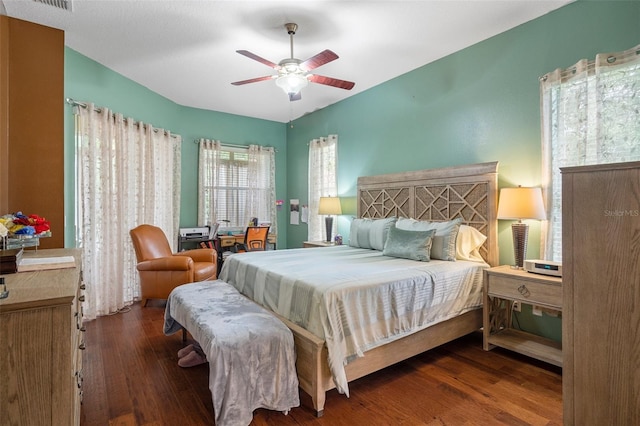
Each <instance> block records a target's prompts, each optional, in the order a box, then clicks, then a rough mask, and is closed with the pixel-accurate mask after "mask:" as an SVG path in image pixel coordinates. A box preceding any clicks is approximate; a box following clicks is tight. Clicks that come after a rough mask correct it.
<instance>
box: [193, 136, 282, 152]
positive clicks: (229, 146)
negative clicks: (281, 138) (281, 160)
mask: <svg viewBox="0 0 640 426" xmlns="http://www.w3.org/2000/svg"><path fill="white" fill-rule="evenodd" d="M201 139H207V138H200V139H194V140H193V143H195V144H199V143H200V140H201ZM220 145H222V146H224V147H225V148H242V149H249V146H248V145H238V144H233V143H225V142H220ZM265 148H273V147H272V146H268V145H267V146H265ZM273 150H274V151H275V152H278V150H277V149H275V148H273Z"/></svg>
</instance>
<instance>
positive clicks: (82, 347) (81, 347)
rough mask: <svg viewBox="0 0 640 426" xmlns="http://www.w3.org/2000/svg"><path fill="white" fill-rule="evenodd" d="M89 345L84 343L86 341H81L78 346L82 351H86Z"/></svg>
mask: <svg viewBox="0 0 640 426" xmlns="http://www.w3.org/2000/svg"><path fill="white" fill-rule="evenodd" d="M86 348H87V347H86V346H85V345H84V342H82V343H80V345H79V346H78V349H80V350H81V351H84V350H85V349H86Z"/></svg>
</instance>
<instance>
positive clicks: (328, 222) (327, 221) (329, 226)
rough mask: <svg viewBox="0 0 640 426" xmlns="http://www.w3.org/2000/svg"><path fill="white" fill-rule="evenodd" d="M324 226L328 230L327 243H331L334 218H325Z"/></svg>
mask: <svg viewBox="0 0 640 426" xmlns="http://www.w3.org/2000/svg"><path fill="white" fill-rule="evenodd" d="M324 225H325V227H326V230H327V242H328V243H330V242H331V231H332V230H333V217H332V216H327V217H325V218H324Z"/></svg>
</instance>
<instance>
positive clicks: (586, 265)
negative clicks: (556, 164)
mask: <svg viewBox="0 0 640 426" xmlns="http://www.w3.org/2000/svg"><path fill="white" fill-rule="evenodd" d="M562 268H563V276H562V285H563V309H562V312H563V321H562V324H563V327H562V340H563V358H564V363H563V374H562V382H563V384H562V385H563V405H564V407H563V408H564V410H563V411H564V413H563V414H564V423H565V424H566V425H580V426H589V425H639V424H640V162H629V163H617V164H606V165H597V166H583V167H569V168H563V169H562Z"/></svg>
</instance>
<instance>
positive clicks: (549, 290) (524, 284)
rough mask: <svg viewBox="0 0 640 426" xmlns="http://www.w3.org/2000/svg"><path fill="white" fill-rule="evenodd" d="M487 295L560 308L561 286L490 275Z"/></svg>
mask: <svg viewBox="0 0 640 426" xmlns="http://www.w3.org/2000/svg"><path fill="white" fill-rule="evenodd" d="M489 296H497V297H501V298H505V299H513V300H520V301H522V302H524V303H530V304H534V305H546V306H549V307H555V308H558V309H561V308H562V287H561V286H559V285H553V284H541V283H537V282H535V281H528V280H518V279H517V278H514V277H509V278H507V277H501V276H498V275H492V276H491V278H490V279H489Z"/></svg>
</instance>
